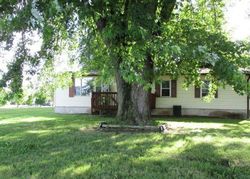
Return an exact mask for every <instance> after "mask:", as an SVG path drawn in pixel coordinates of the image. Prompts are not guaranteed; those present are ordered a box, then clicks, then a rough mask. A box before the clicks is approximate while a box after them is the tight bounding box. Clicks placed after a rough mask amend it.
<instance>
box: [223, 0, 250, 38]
mask: <svg viewBox="0 0 250 179" xmlns="http://www.w3.org/2000/svg"><path fill="white" fill-rule="evenodd" d="M225 18H226V21H227V23H226V26H225V28H226V30H227V31H228V32H229V33H230V34H231V36H232V39H233V40H244V39H246V38H250V0H229V1H228V3H227V5H226V9H225Z"/></svg>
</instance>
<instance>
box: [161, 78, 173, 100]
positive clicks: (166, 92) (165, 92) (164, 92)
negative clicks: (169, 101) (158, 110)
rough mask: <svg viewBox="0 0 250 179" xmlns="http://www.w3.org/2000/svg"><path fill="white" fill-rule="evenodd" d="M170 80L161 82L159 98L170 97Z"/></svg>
mask: <svg viewBox="0 0 250 179" xmlns="http://www.w3.org/2000/svg"><path fill="white" fill-rule="evenodd" d="M170 84H171V83H170V80H168V81H162V83H161V96H171V86H170Z"/></svg>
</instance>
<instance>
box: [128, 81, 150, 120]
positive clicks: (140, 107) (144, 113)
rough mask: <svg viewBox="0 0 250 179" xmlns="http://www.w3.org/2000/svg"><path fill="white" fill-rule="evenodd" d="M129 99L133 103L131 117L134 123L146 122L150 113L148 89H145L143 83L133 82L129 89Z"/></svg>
mask: <svg viewBox="0 0 250 179" xmlns="http://www.w3.org/2000/svg"><path fill="white" fill-rule="evenodd" d="M131 97H132V98H131V99H132V105H133V111H134V112H133V117H134V118H133V119H134V121H135V123H136V124H139V125H143V124H146V123H147V122H148V121H149V119H150V115H151V109H150V105H149V104H150V103H149V97H150V91H149V90H147V91H146V90H145V89H144V88H143V85H140V84H133V85H132V90H131Z"/></svg>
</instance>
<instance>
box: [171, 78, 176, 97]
mask: <svg viewBox="0 0 250 179" xmlns="http://www.w3.org/2000/svg"><path fill="white" fill-rule="evenodd" d="M171 97H174V98H175V97H177V81H176V80H171Z"/></svg>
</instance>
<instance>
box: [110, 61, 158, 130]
mask: <svg viewBox="0 0 250 179" xmlns="http://www.w3.org/2000/svg"><path fill="white" fill-rule="evenodd" d="M116 67H117V68H116V73H115V76H116V85H117V100H118V111H117V117H118V118H119V119H120V120H124V121H128V122H129V123H133V124H138V125H144V124H146V123H147V122H148V121H149V120H150V115H151V108H150V101H149V98H150V91H151V90H150V89H148V90H145V89H144V86H143V85H142V84H137V83H134V84H129V83H127V82H126V81H125V80H124V79H123V77H122V74H121V71H120V69H119V66H118V65H117V66H116ZM152 72H153V65H152V61H151V58H150V57H148V58H147V59H146V60H145V69H144V71H143V72H142V73H143V74H142V75H143V77H144V79H145V80H148V81H149V82H151V81H152Z"/></svg>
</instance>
